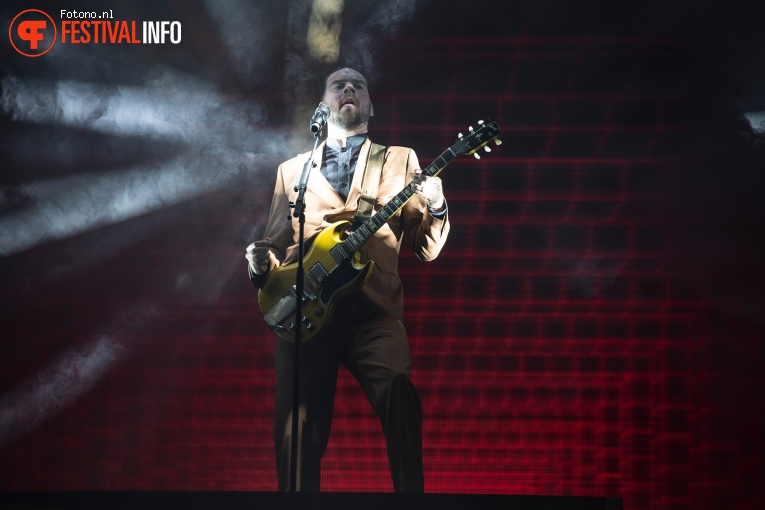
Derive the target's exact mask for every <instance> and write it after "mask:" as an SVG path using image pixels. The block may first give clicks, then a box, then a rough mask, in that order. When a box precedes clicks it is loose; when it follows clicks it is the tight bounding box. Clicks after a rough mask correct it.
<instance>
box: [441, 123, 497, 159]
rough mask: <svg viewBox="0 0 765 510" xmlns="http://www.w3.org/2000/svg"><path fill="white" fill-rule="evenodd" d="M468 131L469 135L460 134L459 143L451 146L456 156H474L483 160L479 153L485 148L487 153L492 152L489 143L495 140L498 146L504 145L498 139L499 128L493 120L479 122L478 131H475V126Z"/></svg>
mask: <svg viewBox="0 0 765 510" xmlns="http://www.w3.org/2000/svg"><path fill="white" fill-rule="evenodd" d="M468 130H469V131H468V134H467V135H463V134H462V133H460V134H459V135H458V138H457V141H456V142H455V143H454V145H452V146H451V149H452V151H453V152H454V153H455V154H465V155H470V154H472V155H473V156H475V158H476V159H481V156H480V155H478V151H479V150H480V149H481V148H483V149H484V150H485V151H486V152H491V148H490V147H489V146H488V143H489V142H491V141H492V140H494V142H495V143H496V144H497V145H502V140H500V139H499V138H498V137H499V126H497V123H496V122H494V121H493V120H486V121H483V120H479V121H478V129H475V130H474V129H473V126H470V127H469V128H468Z"/></svg>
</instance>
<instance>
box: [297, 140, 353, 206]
mask: <svg viewBox="0 0 765 510" xmlns="http://www.w3.org/2000/svg"><path fill="white" fill-rule="evenodd" d="M325 144H326V141H324V142H322V143H320V144H319V146H318V147H317V148H316V155H315V158H314V167H313V168H312V169H311V175H310V176H309V177H308V191H309V192H311V193H313V194H314V195H315V196H316V197H318V198H319V199H321V200H322V201H323V202H324V203H325V204H327V205H328V206H329V207H331V208H332V209H342V208H344V207H345V203H343V199H341V198H340V195H338V194H337V192H336V191H335V188H333V187H332V185H331V184H330V183H329V181H327V179H326V178H325V177H324V174H322V173H321V163H322V160H323V157H324V145H325ZM310 155H311V153H310V152H309V153H307V154H306V160H307V159H308V158H309V157H310ZM301 171H302V168H301ZM297 179H298V180H300V175H298V176H297Z"/></svg>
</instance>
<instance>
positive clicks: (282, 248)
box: [251, 138, 449, 320]
mask: <svg viewBox="0 0 765 510" xmlns="http://www.w3.org/2000/svg"><path fill="white" fill-rule="evenodd" d="M370 146H371V142H370V140H369V138H367V139H366V140H365V141H364V143H363V144H362V146H361V150H360V152H359V158H358V162H357V164H356V169H355V171H354V174H353V182H352V183H351V187H350V190H349V193H348V199H347V200H346V201H345V202H343V200H342V199H341V198H340V196H339V195H338V194H337V192H335V190H334V188H333V187H332V185H331V184H330V183H329V182H328V181H327V179H325V178H324V176H323V175H322V173H321V171H320V170H319V169H320V168H321V159H322V155H323V153H324V144H323V143H322V144H321V145H320V146H319V149H317V151H316V161H315V167H314V168H313V169H312V170H311V175H310V178H309V179H308V188H307V191H306V194H305V203H306V210H305V217H306V223H305V238H306V239H312V238H313V237H314V236H316V234H318V233H319V232H320V231H322V230H323V229H324V228H326V227H327V226H329V225H330V224H332V223H333V222H335V221H338V220H339V219H351V218H353V216H354V215H355V214H356V210H357V208H358V204H359V198H360V197H361V193H362V189H361V186H362V183H363V181H364V173H365V171H366V166H367V158H368V156H369V149H370ZM309 156H310V153H305V154H300V155H298V156H296V157H295V158H293V159H290V160H288V161H285V162H284V163H282V164H281V165H280V166H279V170H278V172H277V175H276V186H275V188H274V196H273V201H272V203H271V213H270V217H269V221H268V226H267V227H266V232H265V240H266V241H269V242H270V243H271V248H270V251H271V268H272V270H273V268H276V267H278V266H279V265H281V264H288V263H291V262H294V261H295V260H297V253H298V244H297V243H298V228H299V226H298V221H297V219H296V218H293V217H292V214H291V211H290V209H289V202H290V201H292V202H294V201H295V200H296V199H297V192H296V191H295V190H294V187H295V185H296V184H297V183H298V181H299V180H300V175H301V172H302V170H303V165H304V164H305V162H306V161H307V160H308V157H309ZM417 168H419V162H418V161H417V155H416V154H415V153H414V151H413V150H412V149H408V148H406V147H388V148H387V150H386V154H385V161H384V163H383V167H382V173H381V176H380V184H379V188H378V190H377V200H376V203H375V210H379V209H380V208H382V207H383V206H384V205H385V204H387V203H388V201H389V200H390V199H392V198H393V197H394V196H395V195H396V194H398V193H399V192H400V191H401V190H403V189H404V187H405V186H406V184H407V183H409V181H411V180H412V179H413V178H414V176H415V169H417ZM447 214H448V213H447ZM328 217H329V218H328ZM448 233H449V220H448V218H447V216H444V217H443V218H441V219H438V218H434V217H433V216H431V215H430V213H429V212H428V207H427V201H426V200H425V198H423V197H422V196H420V195H415V196H414V197H413V198H412V199H411V200H410V201H409V202H408V203H407V204H406V205H405V206H404V208H403V209H402V210H401V211H399V212H398V213H397V214H396V215H395V216H393V217H392V218H391V219H390V220H389V221H388V223H387V224H386V225H384V226H383V227H382V228H380V230H378V231H377V232H376V233H375V235H374V236H373V237H371V238H370V239H369V240H367V242H366V243H364V245H363V246H362V247H361V248H360V249H359V251H360V253H361V260H362V262H363V261H366V260H369V259H371V260H373V261H374V262H375V269H374V270H373V272H372V275H371V277H370V279H369V281H368V282H367V283H366V285H364V286H363V287H362V288H361V290H360V291H359V292H357V293H354V294H352V295H350V296H347V297H346V299H345V300H344V302H343V303H341V304H339V305H338V308H337V313H338V315H343V316H347V317H353V318H357V319H362V320H364V319H368V318H372V317H392V318H396V319H398V320H402V319H403V310H404V303H403V287H402V285H401V280H400V278H399V275H398V253H399V250H400V249H401V245H402V242H403V243H406V244H407V245H409V246H410V247H411V249H412V251H413V252H414V254H415V255H416V256H417V257H418V258H419V259H421V260H425V261H430V260H433V259H435V258H436V256H437V255H438V254H439V252H440V251H441V248H442V247H443V245H444V243H445V241H446V237H447V234H448ZM306 252H307V248H306ZM251 277H252V280H253V283H254V284H255V285H256V286H262V285H263V283H264V282H265V278H262V277H260V278H259V277H257V276H254V275H252V274H251Z"/></svg>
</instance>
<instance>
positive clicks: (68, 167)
mask: <svg viewBox="0 0 765 510" xmlns="http://www.w3.org/2000/svg"><path fill="white" fill-rule="evenodd" d="M75 4H76V5H75ZM75 4H72V5H67V6H65V8H66V9H70V10H91V9H92V10H96V11H99V12H100V11H102V10H106V9H113V11H114V18H115V20H118V19H119V20H135V21H138V22H139V25H140V22H141V21H144V20H146V21H161V20H168V21H174V20H177V21H181V22H182V42H181V44H179V45H171V44H169V45H116V46H112V45H79V46H77V45H71V44H70V45H61V44H57V45H56V46H55V47H54V48H53V49H52V50H51V51H50V52H49V53H48V54H46V55H44V56H42V57H39V58H27V57H23V56H21V55H19V54H17V53H16V52H15V51H14V50H13V49H12V48H11V46H10V44H9V42H8V39H7V37H8V31H7V30H6V28H5V27H8V26H9V25H10V22H11V20H12V19H13V17H14V16H15V15H16V14H18V13H19V12H20V11H22V10H24V9H27V8H38V9H42V10H44V11H46V12H48V13H49V14H50V15H51V16H52V17H53V18H54V20H56V22H57V23H59V22H60V19H59V17H60V16H59V15H58V12H59V10H60V8H61V5H59V3H58V2H55V3H54V2H42V1H41V2H37V3H35V4H34V5H32V4H31V3H28V2H4V3H3V5H2V8H0V19H1V20H2V26H3V27H4V28H3V30H2V31H0V36H2V41H0V43H1V45H2V46H1V47H0V55H2V64H1V66H2V67H1V71H2V104H1V105H0V106H2V108H0V114H1V115H2V117H1V118H2V121H1V122H2V124H1V125H0V129H1V130H2V131H1V134H2V139H1V140H2V141H1V142H0V151H1V152H0V157H1V158H2V159H0V165H2V166H1V173H0V186H1V188H2V194H1V195H0V250H1V253H0V264H1V266H0V283H1V284H2V302H0V306H1V308H0V335H1V336H0V363H1V365H0V367H1V368H0V459H2V461H1V462H0V471H2V476H0V490H6V491H8V490H14V491H15V490H32V491H44V490H200V489H207V490H247V491H271V490H274V489H275V487H276V482H275V473H274V463H273V460H272V443H271V432H270V429H271V413H272V405H273V393H274V391H273V337H272V334H271V333H270V332H269V331H268V329H267V328H266V327H265V325H264V323H263V322H262V319H261V317H260V316H259V314H258V311H257V306H256V295H255V291H254V289H253V288H252V287H251V285H250V283H249V281H248V279H247V276H246V262H245V260H244V248H245V246H246V245H247V244H249V242H251V241H252V240H254V239H257V238H258V237H259V236H260V235H261V234H262V231H263V228H264V225H265V221H266V219H267V212H268V208H269V203H270V195H271V192H272V190H273V180H274V175H275V169H276V166H277V165H278V163H279V162H280V161H281V160H283V159H286V158H287V157H290V156H291V155H293V154H294V153H295V152H297V151H306V150H308V149H309V148H310V142H311V140H310V135H309V133H308V129H307V127H306V125H307V122H308V118H309V117H310V114H311V111H312V110H313V108H315V105H316V103H317V102H318V99H319V98H318V95H319V85H320V82H321V79H322V78H323V77H324V76H325V75H326V74H327V71H329V70H331V69H333V68H334V67H337V66H338V65H343V64H351V65H354V66H357V67H359V68H360V69H361V70H362V71H363V72H364V73H365V74H366V75H367V77H368V78H369V80H370V85H371V92H372V98H373V101H374V104H375V113H376V115H375V117H374V118H373V120H372V124H371V133H372V137H373V139H374V140H375V141H377V142H378V143H384V144H388V145H393V144H399V145H405V146H410V147H413V148H414V149H415V150H416V151H417V152H418V155H419V157H420V161H421V163H422V164H423V165H425V164H427V163H428V162H430V161H431V160H432V159H433V158H435V157H436V156H437V155H438V154H439V153H440V152H441V151H442V150H444V149H445V148H446V147H448V146H449V145H451V143H453V141H454V138H455V135H456V133H457V132H464V131H465V130H466V128H467V126H468V125H473V126H475V125H476V121H477V120H478V119H484V118H491V119H493V120H495V121H497V122H498V124H499V125H500V128H501V129H502V132H503V136H502V139H503V141H504V144H503V145H502V146H500V147H495V148H494V150H493V152H492V153H491V154H485V157H484V158H483V159H481V160H480V161H476V160H474V159H472V158H462V159H460V160H457V161H455V162H454V163H453V164H452V166H450V167H449V168H448V169H447V170H445V171H444V173H443V174H442V177H443V179H444V182H445V187H446V194H447V199H448V201H449V208H450V218H451V222H452V231H451V234H450V239H449V241H448V243H447V246H446V248H445V249H444V251H443V252H442V254H441V255H440V257H439V258H438V259H437V260H436V261H434V262H432V263H429V264H424V263H421V262H419V261H417V260H416V259H415V258H414V257H413V256H411V255H410V254H408V253H404V254H402V261H401V267H400V271H401V274H402V278H403V279H404V285H405V288H406V295H407V296H406V297H407V314H406V325H407V328H408V331H409V334H410V343H411V345H412V350H413V354H414V360H413V365H414V375H413V378H414V381H415V383H416V384H417V386H418V388H419V389H420V392H421V394H422V398H423V402H424V413H425V422H424V427H425V454H426V461H425V462H426V464H425V467H426V489H427V491H429V492H447V493H499V494H544V495H580V496H584V495H597V496H620V497H623V498H624V501H625V506H626V508H628V509H630V510H634V509H649V508H650V509H676V508H678V509H679V508H694V509H713V508H751V509H759V508H761V507H762V505H763V503H764V502H765V497H764V495H763V488H762V487H763V486H762V483H761V479H762V476H763V459H764V453H765V452H764V451H763V437H762V431H763V428H764V426H765V411H763V406H762V401H763V386H764V385H763V383H764V382H765V381H764V380H763V379H764V377H763V368H764V367H765V359H763V357H764V356H763V354H764V353H763V331H764V330H765V327H763V326H764V325H763V315H764V312H765V271H764V270H763V267H762V266H763V260H764V256H765V249H764V248H765V246H764V244H765V241H764V239H765V238H764V237H763V232H765V228H764V227H765V225H764V223H765V221H764V220H765V201H763V199H762V197H763V191H765V189H764V186H763V170H764V169H765V142H763V140H762V139H763V130H764V129H765V124H763V126H759V125H758V121H759V120H762V119H763V118H765V117H763V116H762V115H760V116H759V117H757V116H756V115H752V113H756V112H765V58H763V50H764V49H765V45H764V44H763V42H764V41H763V39H765V36H764V34H763V32H764V31H763V30H762V26H761V25H762V20H763V19H764V18H763V16H762V14H763V13H762V8H755V7H756V6H757V7H759V6H758V4H759V3H757V2H749V5H746V4H745V3H744V4H742V5H738V6H735V7H731V6H723V5H722V4H719V5H718V4H717V3H713V2H666V3H659V2H655V3H653V2H648V3H646V2H640V3H631V4H629V5H624V4H622V3H617V2H605V1H604V2H598V1H593V0H587V1H581V2H563V1H561V2H552V1H541V2H539V1H537V2H516V1H501V2H500V1H485V2H481V1H476V2H453V1H435V0H432V1H419V2H415V1H407V0H391V1H377V2H372V1H351V0H348V1H346V2H345V6H344V9H343V11H342V20H341V21H342V31H341V32H340V52H339V56H338V59H337V61H336V62H329V63H323V62H319V61H317V60H316V59H315V58H313V57H311V55H310V51H309V45H308V43H307V40H306V33H307V30H308V20H309V13H310V12H311V2H309V1H307V0H306V1H297V0H295V1H291V2H276V1H274V2H251V3H247V2H244V1H240V2H237V1H230V2H212V1H210V2H203V1H183V2H181V1H179V0H176V1H166V2H134V1H131V2H127V1H111V2H91V1H86V0H82V1H78V2H75ZM747 114H749V115H748V116H747ZM758 119H759V120H758ZM386 464H387V462H386V460H385V453H384V444H383V441H382V437H381V430H380V426H379V424H378V422H377V421H376V419H375V417H374V416H373V414H372V411H371V410H370V409H369V406H368V404H367V403H366V401H365V399H364V397H363V394H362V393H361V391H360V390H359V388H358V387H357V385H356V383H355V381H353V379H352V377H351V376H350V375H349V374H348V373H347V372H343V373H342V374H341V379H340V383H339V391H338V398H337V401H336V419H335V422H334V426H333V431H332V439H331V444H330V447H329V451H328V453H327V455H326V457H325V460H324V477H323V482H322V487H323V489H324V490H328V491H388V490H391V489H392V487H391V483H390V480H389V474H388V472H387V466H386Z"/></svg>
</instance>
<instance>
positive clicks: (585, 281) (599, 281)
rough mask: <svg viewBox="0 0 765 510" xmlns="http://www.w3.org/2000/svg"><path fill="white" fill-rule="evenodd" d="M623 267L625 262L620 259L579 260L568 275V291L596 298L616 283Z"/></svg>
mask: <svg viewBox="0 0 765 510" xmlns="http://www.w3.org/2000/svg"><path fill="white" fill-rule="evenodd" d="M622 267H624V261H623V260H618V259H604V258H587V259H581V260H577V261H575V262H574V267H573V268H571V269H570V271H569V274H568V291H569V292H571V293H572V294H573V295H576V296H580V297H586V298H591V297H595V296H597V295H598V294H600V293H601V292H603V291H604V290H605V289H606V288H608V287H610V286H611V285H612V284H613V283H614V281H615V280H616V277H617V276H619V273H621V270H622Z"/></svg>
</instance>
